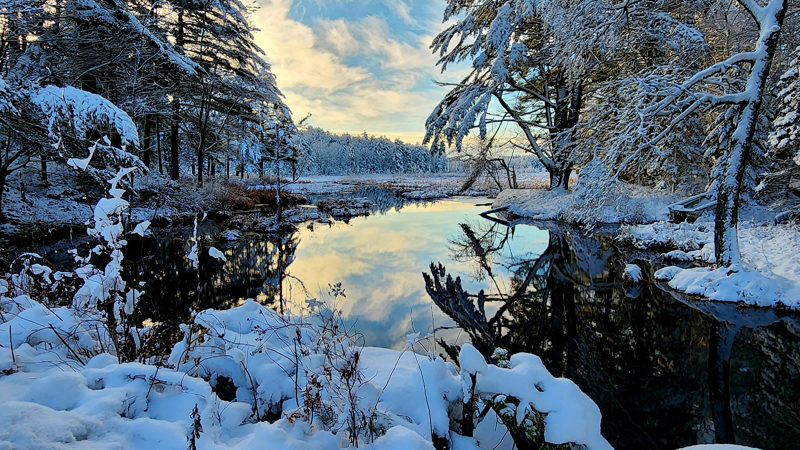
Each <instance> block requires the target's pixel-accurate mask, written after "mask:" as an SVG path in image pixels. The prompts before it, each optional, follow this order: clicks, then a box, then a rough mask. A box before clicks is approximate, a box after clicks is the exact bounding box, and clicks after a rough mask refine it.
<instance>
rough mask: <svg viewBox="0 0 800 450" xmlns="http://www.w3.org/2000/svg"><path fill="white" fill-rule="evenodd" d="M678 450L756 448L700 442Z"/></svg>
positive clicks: (747, 449)
mask: <svg viewBox="0 0 800 450" xmlns="http://www.w3.org/2000/svg"><path fill="white" fill-rule="evenodd" d="M678 450H755V447H746V446H744V445H736V444H700V445H692V446H689V447H683V448H681V449H678Z"/></svg>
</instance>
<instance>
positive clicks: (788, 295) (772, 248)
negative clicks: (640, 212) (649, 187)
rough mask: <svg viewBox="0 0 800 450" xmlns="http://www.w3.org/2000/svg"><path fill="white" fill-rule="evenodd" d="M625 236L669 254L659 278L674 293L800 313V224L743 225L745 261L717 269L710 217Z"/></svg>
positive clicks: (632, 229) (652, 226) (642, 228)
mask: <svg viewBox="0 0 800 450" xmlns="http://www.w3.org/2000/svg"><path fill="white" fill-rule="evenodd" d="M751 217H752V216H751ZM762 217H763V215H762ZM621 238H622V239H623V240H627V241H629V242H631V243H632V244H633V245H634V246H636V247H637V248H640V249H647V248H654V247H655V248H660V249H665V250H668V251H666V252H664V253H662V258H663V260H664V263H665V264H666V267H663V268H662V269H661V270H659V271H657V272H656V274H655V275H656V278H657V279H659V280H661V281H665V282H667V283H668V284H669V286H670V287H672V288H673V289H676V290H678V291H681V292H685V293H687V294H691V295H700V296H702V297H705V298H708V299H711V300H719V301H730V302H744V303H746V304H749V305H756V306H784V307H787V308H790V309H795V310H800V254H798V253H797V249H798V248H800V227H798V226H797V225H795V224H772V223H769V222H766V221H764V220H761V221H756V220H755V219H753V220H750V221H744V222H741V223H740V225H739V248H740V251H741V253H742V263H741V265H740V266H739V267H733V268H721V269H715V268H713V267H712V265H713V263H715V262H716V261H715V258H714V224H713V222H711V221H709V219H708V218H706V217H703V218H701V219H700V220H698V221H697V222H695V223H686V222H684V223H680V224H673V223H668V222H656V223H652V224H648V225H637V226H630V227H626V228H624V229H623V231H622V236H621ZM695 266H697V267H695ZM686 267H688V268H686Z"/></svg>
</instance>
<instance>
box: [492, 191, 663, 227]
mask: <svg viewBox="0 0 800 450" xmlns="http://www.w3.org/2000/svg"><path fill="white" fill-rule="evenodd" d="M618 190H619V193H618V196H617V197H616V198H614V199H613V200H609V201H607V202H606V203H604V204H602V205H591V206H588V205H584V204H582V203H581V200H580V199H579V198H577V197H576V193H575V192H576V191H567V190H563V189H554V190H543V189H506V190H504V191H502V192H501V193H500V194H499V195H498V196H497V198H496V199H495V201H494V203H493V204H492V207H493V208H500V207H506V208H508V211H509V212H510V213H512V214H513V215H515V216H519V217H525V218H530V219H534V220H560V221H564V222H567V223H572V224H587V223H591V224H594V223H647V222H653V221H656V220H666V219H667V218H668V217H669V211H668V210H667V205H669V204H671V203H673V202H674V196H673V195H671V194H667V193H664V192H661V191H654V190H652V189H648V188H643V187H637V186H630V185H622V186H620V187H618Z"/></svg>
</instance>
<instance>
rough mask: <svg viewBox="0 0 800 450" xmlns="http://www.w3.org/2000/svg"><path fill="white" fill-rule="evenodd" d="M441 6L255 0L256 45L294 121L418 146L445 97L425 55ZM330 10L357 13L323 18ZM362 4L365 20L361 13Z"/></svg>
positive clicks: (431, 60) (432, 61)
mask: <svg viewBox="0 0 800 450" xmlns="http://www.w3.org/2000/svg"><path fill="white" fill-rule="evenodd" d="M439 3H441V5H439V6H441V8H443V7H444V4H443V2H430V1H429V0H425V1H423V2H414V3H409V2H408V1H387V2H385V4H379V3H377V2H375V3H363V2H355V1H352V0H351V1H348V0H338V1H336V2H320V1H317V0H305V1H299V2H294V4H293V2H292V1H291V0H260V6H261V8H260V9H259V10H258V11H257V12H256V13H255V15H254V17H253V21H254V23H255V25H256V27H257V28H259V29H260V31H259V32H257V33H256V42H257V43H258V44H259V45H260V46H261V47H262V48H263V49H264V50H265V52H266V54H267V59H268V60H269V61H270V62H271V63H272V67H273V71H274V72H275V75H276V76H277V79H278V87H279V88H280V89H281V90H282V91H283V92H284V94H285V95H286V102H287V104H288V105H289V107H290V108H291V109H292V111H293V112H294V114H295V116H297V117H301V116H304V115H305V114H307V113H311V114H312V118H311V120H310V123H312V124H313V125H315V126H320V127H322V128H325V129H328V130H331V131H336V132H361V131H367V132H368V133H372V134H378V135H380V134H387V135H393V136H397V137H399V136H413V137H414V138H413V140H412V142H415V141H417V140H420V139H421V136H422V135H423V134H424V126H425V125H424V124H425V119H426V118H427V117H428V115H429V114H430V112H431V111H432V110H433V108H434V106H435V105H436V104H437V103H438V101H440V100H441V98H442V97H443V96H444V94H445V89H444V88H441V87H438V86H436V85H435V84H434V83H433V80H434V79H435V78H440V77H441V76H440V75H439V71H438V68H436V67H435V62H436V59H435V57H434V56H433V55H432V54H431V52H430V50H429V48H428V46H429V44H430V42H431V40H432V38H433V36H434V35H435V34H436V33H438V31H439V30H440V29H441V27H442V25H441V24H438V23H437V21H436V19H435V14H433V13H434V12H438V13H440V12H441V8H438V7H437V6H436V5H438V4H439ZM331 5H339V6H342V5H345V6H347V8H344V10H347V11H354V12H352V13H348V14H346V15H344V16H342V14H339V15H338V16H337V15H335V14H333V13H330V14H327V15H326V13H325V11H327V10H326V8H329V7H331ZM351 5H352V6H351ZM364 5H366V6H369V7H370V9H369V11H370V13H369V14H367V13H363V14H362V13H360V12H359V9H361V8H362V7H363V6H364ZM381 5H383V6H382V8H383V9H381V10H380V11H378V10H377V7H378V6H381ZM340 9H341V8H340ZM453 75H455V76H457V74H453Z"/></svg>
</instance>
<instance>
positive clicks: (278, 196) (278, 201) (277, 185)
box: [275, 124, 283, 223]
mask: <svg viewBox="0 0 800 450" xmlns="http://www.w3.org/2000/svg"><path fill="white" fill-rule="evenodd" d="M280 142H281V141H280V130H278V125H277V124H275V203H276V204H277V205H278V223H280V222H281V220H282V219H283V205H281V157H280Z"/></svg>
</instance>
